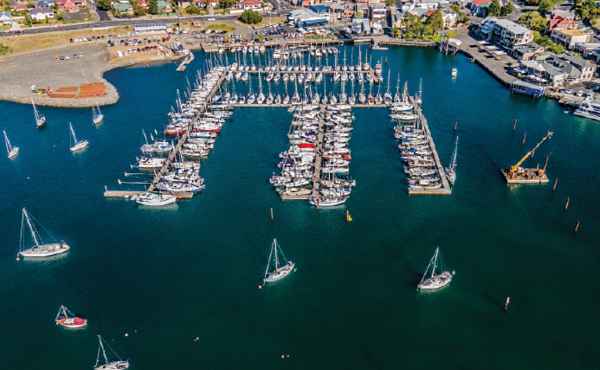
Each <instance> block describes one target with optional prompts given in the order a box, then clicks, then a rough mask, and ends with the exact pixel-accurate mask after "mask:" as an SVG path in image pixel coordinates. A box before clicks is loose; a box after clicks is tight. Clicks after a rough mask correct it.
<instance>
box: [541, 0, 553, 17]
mask: <svg viewBox="0 0 600 370" xmlns="http://www.w3.org/2000/svg"><path fill="white" fill-rule="evenodd" d="M556 5H557V1H556V0H540V4H539V5H538V11H539V12H540V13H541V14H548V13H551V12H552V9H554V7H555V6H556Z"/></svg>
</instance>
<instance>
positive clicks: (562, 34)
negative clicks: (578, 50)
mask: <svg viewBox="0 0 600 370" xmlns="http://www.w3.org/2000/svg"><path fill="white" fill-rule="evenodd" d="M550 37H551V38H552V40H554V41H556V42H558V43H561V44H563V45H564V46H566V47H567V48H569V49H573V48H574V47H575V45H577V44H583V43H586V42H588V41H589V40H590V35H589V34H588V33H586V32H584V31H582V30H579V29H563V28H557V29H554V31H552V33H551V34H550Z"/></svg>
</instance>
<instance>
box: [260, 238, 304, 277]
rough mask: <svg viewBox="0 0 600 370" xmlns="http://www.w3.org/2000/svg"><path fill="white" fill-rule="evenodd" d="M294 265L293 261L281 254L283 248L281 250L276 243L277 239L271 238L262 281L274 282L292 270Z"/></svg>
mask: <svg viewBox="0 0 600 370" xmlns="http://www.w3.org/2000/svg"><path fill="white" fill-rule="evenodd" d="M295 267H296V265H295V264H294V262H292V261H288V260H287V258H286V257H285V254H283V250H281V247H280V246H279V244H278V243H277V239H273V242H272V243H271V251H270V252H269V260H268V261H267V268H266V270H265V276H264V278H263V282H264V283H274V282H276V281H279V280H281V279H283V278H285V277H287V276H288V275H289V274H290V273H291V272H292V271H294V268H295Z"/></svg>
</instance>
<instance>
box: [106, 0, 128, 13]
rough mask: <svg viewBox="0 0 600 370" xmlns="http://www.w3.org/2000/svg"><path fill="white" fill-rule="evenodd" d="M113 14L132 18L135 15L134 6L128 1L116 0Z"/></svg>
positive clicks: (113, 5)
mask: <svg viewBox="0 0 600 370" xmlns="http://www.w3.org/2000/svg"><path fill="white" fill-rule="evenodd" d="M111 6H112V9H113V13H114V14H115V15H117V16H121V17H130V16H132V15H133V5H131V3H130V2H129V1H127V0H116V1H113V2H112V4H111Z"/></svg>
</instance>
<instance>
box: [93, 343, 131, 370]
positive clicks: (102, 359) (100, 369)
mask: <svg viewBox="0 0 600 370" xmlns="http://www.w3.org/2000/svg"><path fill="white" fill-rule="evenodd" d="M106 346H107V347H108V349H109V350H110V351H111V352H112V354H113V356H114V357H115V358H116V359H115V360H113V361H110V360H109V358H108V356H107V355H106V350H105V349H104V342H103V341H102V337H101V336H100V335H98V354H97V355H96V364H95V365H94V370H125V369H129V361H127V360H125V361H124V360H121V359H120V358H119V356H118V355H117V354H116V353H115V351H113V350H112V349H111V348H110V347H109V346H108V344H107V345H106Z"/></svg>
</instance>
